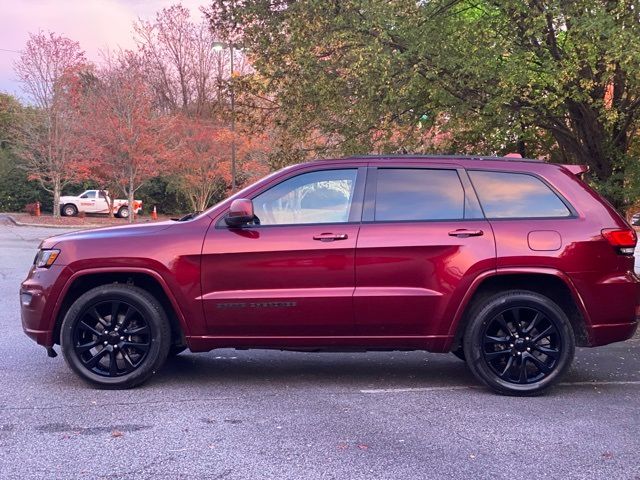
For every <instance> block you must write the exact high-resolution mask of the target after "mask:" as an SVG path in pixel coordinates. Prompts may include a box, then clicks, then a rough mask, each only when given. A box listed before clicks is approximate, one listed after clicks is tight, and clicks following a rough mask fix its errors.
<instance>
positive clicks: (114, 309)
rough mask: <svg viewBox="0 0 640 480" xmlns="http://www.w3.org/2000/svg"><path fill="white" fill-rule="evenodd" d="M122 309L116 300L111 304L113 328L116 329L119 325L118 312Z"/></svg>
mask: <svg viewBox="0 0 640 480" xmlns="http://www.w3.org/2000/svg"><path fill="white" fill-rule="evenodd" d="M119 309H120V302H116V301H115V300H114V301H112V302H111V326H112V327H115V326H116V325H117V324H118V310H119Z"/></svg>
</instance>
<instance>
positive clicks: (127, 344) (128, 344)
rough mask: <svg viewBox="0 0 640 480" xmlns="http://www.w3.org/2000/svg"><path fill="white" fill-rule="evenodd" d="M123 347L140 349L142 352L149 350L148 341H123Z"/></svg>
mask: <svg viewBox="0 0 640 480" xmlns="http://www.w3.org/2000/svg"><path fill="white" fill-rule="evenodd" d="M122 346H123V347H129V348H133V349H134V350H138V351H140V352H146V351H147V350H149V345H148V344H146V343H138V342H123V343H122Z"/></svg>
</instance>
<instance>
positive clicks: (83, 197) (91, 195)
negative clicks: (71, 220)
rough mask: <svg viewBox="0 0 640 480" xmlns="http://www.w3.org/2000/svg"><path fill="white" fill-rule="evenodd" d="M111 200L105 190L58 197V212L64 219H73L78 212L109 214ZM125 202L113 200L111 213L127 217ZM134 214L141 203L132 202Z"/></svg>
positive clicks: (127, 207)
mask: <svg viewBox="0 0 640 480" xmlns="http://www.w3.org/2000/svg"><path fill="white" fill-rule="evenodd" d="M110 202H111V199H110V197H109V192H108V191H107V190H86V191H85V192H84V193H81V194H80V195H78V196H76V197H74V196H71V195H65V196H62V197H60V212H61V213H62V215H64V216H65V217H75V216H76V215H77V214H78V213H79V212H84V213H106V214H108V213H109V203H110ZM128 203H129V202H128V201H127V200H122V199H114V200H113V213H114V215H116V216H117V217H120V218H128V217H129V205H128ZM133 207H134V211H135V213H136V214H139V213H140V212H141V211H142V202H141V201H140V200H134V201H133Z"/></svg>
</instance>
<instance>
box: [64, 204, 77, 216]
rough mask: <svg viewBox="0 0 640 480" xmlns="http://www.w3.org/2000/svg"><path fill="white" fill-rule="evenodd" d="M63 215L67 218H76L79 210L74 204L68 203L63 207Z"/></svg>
mask: <svg viewBox="0 0 640 480" xmlns="http://www.w3.org/2000/svg"><path fill="white" fill-rule="evenodd" d="M62 214H63V215H64V216H65V217H75V216H76V215H77V214H78V208H77V207H76V206H75V205H74V204H73V203H67V204H66V205H65V206H63V207H62Z"/></svg>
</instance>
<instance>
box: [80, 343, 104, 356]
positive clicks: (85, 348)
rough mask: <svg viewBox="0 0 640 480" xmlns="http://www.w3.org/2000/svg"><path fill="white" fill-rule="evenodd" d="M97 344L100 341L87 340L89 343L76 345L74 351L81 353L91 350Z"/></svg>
mask: <svg viewBox="0 0 640 480" xmlns="http://www.w3.org/2000/svg"><path fill="white" fill-rule="evenodd" d="M98 345H100V342H97V341H94V342H89V343H83V344H82V345H76V347H75V348H76V352H78V353H80V354H82V353H84V352H86V351H88V350H91V349H92V348H95V347H97V346H98Z"/></svg>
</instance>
